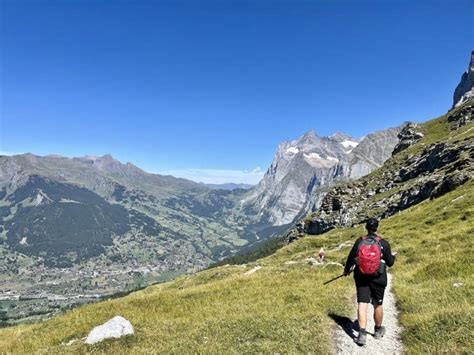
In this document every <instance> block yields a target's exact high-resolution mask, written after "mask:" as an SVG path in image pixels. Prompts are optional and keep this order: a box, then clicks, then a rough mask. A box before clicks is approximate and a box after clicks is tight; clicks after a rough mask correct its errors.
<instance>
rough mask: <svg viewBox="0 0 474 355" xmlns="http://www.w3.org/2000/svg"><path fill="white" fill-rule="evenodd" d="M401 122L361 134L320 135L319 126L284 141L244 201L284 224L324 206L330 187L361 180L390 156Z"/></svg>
mask: <svg viewBox="0 0 474 355" xmlns="http://www.w3.org/2000/svg"><path fill="white" fill-rule="evenodd" d="M400 130H401V127H397V128H389V129H387V130H384V131H380V132H376V133H372V134H369V135H367V136H366V137H363V138H361V139H357V138H354V137H351V136H349V135H347V134H344V133H335V134H333V135H331V136H328V137H320V136H318V135H317V134H316V132H314V131H313V130H311V131H309V132H307V133H305V134H304V135H303V136H301V137H300V138H298V139H295V140H292V141H286V142H283V143H281V144H280V145H279V146H278V149H277V152H276V154H275V157H274V159H273V162H272V164H271V166H270V167H269V168H268V170H267V172H266V173H265V176H264V177H263V179H262V181H261V182H260V183H259V184H258V185H257V186H256V187H255V188H254V189H252V191H251V193H250V194H249V195H248V196H247V198H246V199H245V200H244V201H243V204H244V205H246V206H252V208H253V209H254V211H255V213H256V214H257V215H259V216H260V218H261V220H262V221H265V222H267V223H271V224H272V225H276V226H281V225H285V224H289V223H291V222H293V221H294V220H295V218H296V217H298V216H299V215H302V214H305V213H307V212H308V211H309V210H311V209H315V208H317V207H318V206H319V204H320V201H321V198H322V197H323V196H324V189H325V188H326V187H328V186H330V185H332V184H334V183H335V182H336V181H337V180H339V179H348V178H350V179H355V178H358V177H360V176H363V175H366V174H368V173H370V172H371V171H372V170H374V169H375V168H377V167H379V166H381V165H382V164H383V162H384V161H385V160H387V159H388V158H389V157H390V156H391V153H392V151H393V148H394V147H395V145H396V144H397V143H398V138H397V134H398V133H399V131H400Z"/></svg>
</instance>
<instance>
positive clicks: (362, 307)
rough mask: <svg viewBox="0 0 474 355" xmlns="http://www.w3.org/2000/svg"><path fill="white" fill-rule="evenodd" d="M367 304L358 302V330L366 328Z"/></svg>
mask: <svg viewBox="0 0 474 355" xmlns="http://www.w3.org/2000/svg"><path fill="white" fill-rule="evenodd" d="M368 305H369V303H368V302H367V303H365V302H359V303H358V306H357V319H358V321H359V328H360V329H365V327H366V326H367V306H368Z"/></svg>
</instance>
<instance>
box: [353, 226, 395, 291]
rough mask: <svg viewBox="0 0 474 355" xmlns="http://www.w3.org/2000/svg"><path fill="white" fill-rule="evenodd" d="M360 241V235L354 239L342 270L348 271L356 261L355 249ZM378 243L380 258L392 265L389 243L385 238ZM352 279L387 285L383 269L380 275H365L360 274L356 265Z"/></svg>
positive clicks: (393, 260) (385, 271)
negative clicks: (380, 248) (380, 247)
mask: <svg viewBox="0 0 474 355" xmlns="http://www.w3.org/2000/svg"><path fill="white" fill-rule="evenodd" d="M372 236H374V237H375V236H376V235H375V234H372ZM379 237H380V236H379ZM380 238H382V237H380ZM361 242H362V237H360V238H359V239H357V240H356V241H355V243H354V245H353V247H352V249H351V252H350V253H349V256H348V257H347V261H346V266H345V268H344V272H346V273H348V272H349V271H350V270H351V268H352V266H354V265H355V263H356V261H355V258H356V257H357V251H358V249H359V244H360V243H361ZM380 245H381V246H382V259H383V260H384V261H385V265H386V266H389V267H390V266H392V265H393V263H394V262H395V256H394V255H392V251H391V250H390V243H389V242H387V241H386V240H385V239H381V240H380ZM354 279H356V281H368V282H374V283H376V284H379V285H382V286H386V285H387V270H386V269H385V270H384V272H383V273H382V274H380V275H376V276H367V275H364V274H362V273H361V272H360V271H359V268H358V267H356V268H355V269H354Z"/></svg>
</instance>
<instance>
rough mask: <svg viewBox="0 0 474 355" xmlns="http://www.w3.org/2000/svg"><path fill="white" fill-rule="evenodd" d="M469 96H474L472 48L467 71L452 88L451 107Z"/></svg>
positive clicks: (473, 58)
mask: <svg viewBox="0 0 474 355" xmlns="http://www.w3.org/2000/svg"><path fill="white" fill-rule="evenodd" d="M471 97H474V50H473V51H472V52H471V60H470V62H469V66H468V68H467V71H465V72H464V73H463V75H462V76H461V81H460V82H459V84H458V86H456V89H455V90H454V95H453V108H454V107H458V106H459V105H461V104H462V103H463V102H465V101H466V100H467V99H470V98H471Z"/></svg>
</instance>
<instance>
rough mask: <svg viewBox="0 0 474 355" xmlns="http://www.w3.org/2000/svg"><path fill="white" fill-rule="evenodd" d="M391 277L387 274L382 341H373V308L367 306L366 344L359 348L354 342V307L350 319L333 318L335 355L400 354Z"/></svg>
mask: <svg viewBox="0 0 474 355" xmlns="http://www.w3.org/2000/svg"><path fill="white" fill-rule="evenodd" d="M391 285H392V276H391V275H390V274H388V285H387V288H386V289H385V297H384V303H383V308H384V319H383V326H384V327H385V328H386V333H385V335H384V337H383V338H382V339H379V340H377V339H375V338H374V337H373V332H374V319H373V314H374V308H373V306H372V305H369V307H368V308H369V309H368V313H367V314H368V317H367V328H366V329H367V344H366V345H365V346H359V345H357V344H356V343H355V342H354V339H355V338H356V337H357V336H358V334H359V333H358V329H359V328H358V323H357V313H356V308H355V305H354V313H353V317H352V319H349V318H347V317H341V316H333V319H334V320H335V322H336V323H337V327H336V331H335V343H336V353H337V354H371V355H375V354H376V355H388V354H390V355H393V354H402V353H403V345H402V342H401V340H400V333H401V328H400V325H399V323H398V311H397V308H396V306H395V297H394V295H393V292H392V287H391Z"/></svg>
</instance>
